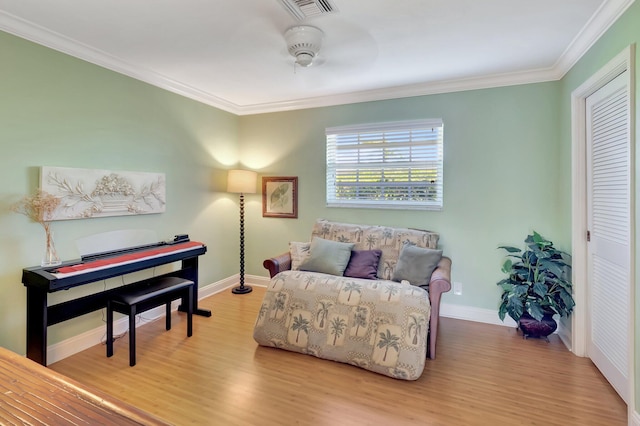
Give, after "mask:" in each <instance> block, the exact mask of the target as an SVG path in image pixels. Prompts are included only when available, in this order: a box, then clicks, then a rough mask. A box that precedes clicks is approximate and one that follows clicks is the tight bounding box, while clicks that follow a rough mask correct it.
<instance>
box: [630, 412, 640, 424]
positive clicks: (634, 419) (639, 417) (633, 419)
mask: <svg viewBox="0 0 640 426" xmlns="http://www.w3.org/2000/svg"><path fill="white" fill-rule="evenodd" d="M629 425H630V426H640V413H638V412H637V411H634V412H633V413H632V414H631V416H630V418H629Z"/></svg>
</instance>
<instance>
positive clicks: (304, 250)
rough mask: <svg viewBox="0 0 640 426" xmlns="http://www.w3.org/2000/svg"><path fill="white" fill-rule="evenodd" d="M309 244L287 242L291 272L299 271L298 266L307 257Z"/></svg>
mask: <svg viewBox="0 0 640 426" xmlns="http://www.w3.org/2000/svg"><path fill="white" fill-rule="evenodd" d="M310 246H311V243H301V242H297V241H290V242H289V254H290V255H291V270H292V271H297V270H299V269H300V264H301V263H302V262H304V260H305V259H306V258H307V257H309V247H310Z"/></svg>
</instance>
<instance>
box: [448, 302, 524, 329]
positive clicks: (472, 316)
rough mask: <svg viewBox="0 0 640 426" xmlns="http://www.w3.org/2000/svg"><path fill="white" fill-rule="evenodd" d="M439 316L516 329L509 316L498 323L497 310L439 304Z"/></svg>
mask: <svg viewBox="0 0 640 426" xmlns="http://www.w3.org/2000/svg"><path fill="white" fill-rule="evenodd" d="M440 316H442V317H447V318H455V319H461V320H466V321H474V322H483V323H486V324H494V325H503V326H505V327H514V328H515V327H516V322H515V321H514V320H513V319H511V317H509V316H507V317H505V319H504V322H502V321H500V318H499V317H498V311H497V310H492V309H483V308H474V307H472V306H463V305H451V304H449V303H442V304H440Z"/></svg>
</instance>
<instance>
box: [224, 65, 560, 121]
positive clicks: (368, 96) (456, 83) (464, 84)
mask: <svg viewBox="0 0 640 426" xmlns="http://www.w3.org/2000/svg"><path fill="white" fill-rule="evenodd" d="M556 75H557V73H556V72H555V71H554V70H553V69H542V70H533V71H524V72H515V73H505V74H494V75H490V76H483V77H477V78H468V79H458V80H442V81H436V82H429V83H419V84H410V85H405V86H395V87H388V88H383V89H375V90H366V91H360V92H352V93H345V94H341V95H333V96H321V97H316V98H306V99H296V100H291V101H283V102H271V103H265V104H255V105H246V106H239V107H238V109H237V111H236V114H238V115H249V114H262V113H267V112H279V111H292V110H297V109H306V108H319V107H327V106H335V105H346V104H355V103H359V102H371V101H383V100H390V99H400V98H409V97H414V96H424V95H435V94H441V93H452V92H461V91H465V90H477V89H490V88H495V87H504V86H515V85H519V84H529V83H541V82H545V81H553V80H557V79H558V78H557V77H556Z"/></svg>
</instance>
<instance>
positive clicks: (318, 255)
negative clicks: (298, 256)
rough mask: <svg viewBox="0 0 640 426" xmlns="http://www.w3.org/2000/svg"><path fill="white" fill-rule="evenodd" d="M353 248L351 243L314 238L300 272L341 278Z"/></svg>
mask: <svg viewBox="0 0 640 426" xmlns="http://www.w3.org/2000/svg"><path fill="white" fill-rule="evenodd" d="M353 246H354V244H353V243H341V242H338V241H330V240H325V239H323V238H318V237H314V238H313V240H311V247H310V250H309V251H310V254H309V257H308V258H307V259H306V260H305V261H304V262H302V264H301V265H300V270H301V271H310V272H323V273H325V274H331V275H338V276H341V275H342V274H343V273H344V270H345V268H346V267H347V264H348V263H349V259H350V258H351V249H352V248H353Z"/></svg>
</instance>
